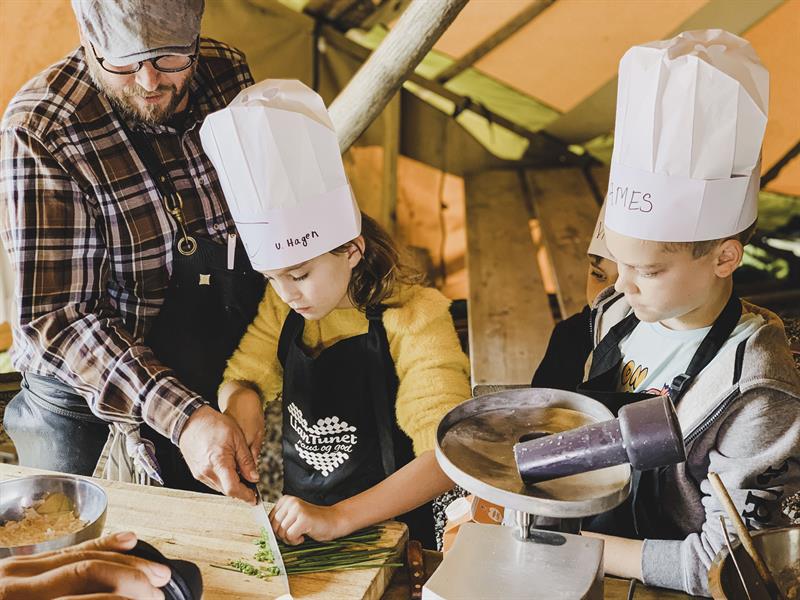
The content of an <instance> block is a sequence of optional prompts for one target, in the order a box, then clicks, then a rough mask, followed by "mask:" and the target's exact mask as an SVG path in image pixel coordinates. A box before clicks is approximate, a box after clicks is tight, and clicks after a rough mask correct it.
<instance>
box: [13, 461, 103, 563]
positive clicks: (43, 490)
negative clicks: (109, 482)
mask: <svg viewBox="0 0 800 600" xmlns="http://www.w3.org/2000/svg"><path fill="white" fill-rule="evenodd" d="M54 492H60V493H62V494H64V495H65V496H66V497H67V498H69V499H70V501H71V502H72V503H73V505H74V507H75V512H76V514H77V515H78V518H79V519H81V520H82V521H85V522H86V525H85V526H84V527H83V528H82V529H80V530H79V531H76V532H75V533H69V534H66V535H63V536H61V537H58V538H55V539H52V540H47V541H44V542H39V543H37V544H26V545H23V546H11V547H3V546H0V558H4V557H6V556H14V555H18V554H34V553H36V552H45V551H50V550H58V549H59V548H66V547H67V546H72V545H74V544H78V543H80V542H84V541H86V540H91V539H93V538H96V537H99V536H100V534H101V533H102V532H103V526H104V525H105V522H106V508H107V507H108V497H107V496H106V493H105V491H104V490H103V488H101V487H100V486H99V485H97V484H95V483H92V482H90V481H86V480H85V479H81V478H79V477H72V476H70V475H33V476H32V477H21V478H19V479H10V480H8V481H3V482H0V524H2V523H5V522H6V521H19V520H20V519H22V517H23V511H24V509H25V508H27V507H29V506H33V504H34V503H36V502H37V501H39V500H42V499H43V498H44V497H45V496H47V495H48V494H51V493H54Z"/></svg>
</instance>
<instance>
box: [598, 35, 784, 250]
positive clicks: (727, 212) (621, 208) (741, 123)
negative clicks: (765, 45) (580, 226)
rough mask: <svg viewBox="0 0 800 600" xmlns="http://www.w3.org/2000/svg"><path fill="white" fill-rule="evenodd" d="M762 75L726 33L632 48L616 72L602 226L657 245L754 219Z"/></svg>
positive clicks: (730, 229) (732, 230)
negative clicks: (607, 181) (611, 145)
mask: <svg viewBox="0 0 800 600" xmlns="http://www.w3.org/2000/svg"><path fill="white" fill-rule="evenodd" d="M768 102H769V74H768V73H767V70H766V69H765V68H764V66H763V65H762V64H761V62H760V61H759V59H758V56H757V55H756V53H755V51H754V50H753V48H752V47H751V46H750V44H749V43H748V42H747V41H746V40H744V39H742V38H740V37H738V36H735V35H733V34H731V33H728V32H727V31H723V30H721V29H711V30H703V31H687V32H684V33H681V34H680V35H678V36H676V37H674V38H672V39H670V40H665V41H658V42H651V43H648V44H643V45H640V46H634V47H633V48H631V49H630V50H628V51H627V52H626V53H625V55H624V56H623V57H622V60H621V61H620V65H619V83H618V88H617V113H616V126H615V133H614V152H613V155H612V159H611V176H610V181H609V187H608V194H607V196H606V216H605V224H606V227H608V228H609V229H611V230H612V231H616V232H618V233H622V234H624V235H628V236H631V237H635V238H638V239H646V240H656V241H670V242H681V241H700V240H710V239H717V238H723V237H727V236H731V235H735V234H736V233H739V232H740V231H743V230H744V229H746V228H747V227H749V226H750V225H751V224H752V223H753V222H754V221H755V219H756V216H757V196H758V187H759V178H760V174H759V166H760V161H759V157H760V151H761V143H762V141H763V138H764V130H765V129H766V124H767V105H768Z"/></svg>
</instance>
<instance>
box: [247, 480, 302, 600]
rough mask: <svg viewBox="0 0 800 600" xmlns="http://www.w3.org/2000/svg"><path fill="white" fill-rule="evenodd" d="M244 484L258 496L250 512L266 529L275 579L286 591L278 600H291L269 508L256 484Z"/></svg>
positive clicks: (248, 482)
mask: <svg viewBox="0 0 800 600" xmlns="http://www.w3.org/2000/svg"><path fill="white" fill-rule="evenodd" d="M242 483H244V484H245V485H246V486H247V487H249V488H250V489H251V490H253V493H255V495H256V505H255V506H253V507H252V508H251V509H250V510H251V511H252V513H253V517H254V518H255V520H256V522H257V523H258V524H259V525H260V526H261V527H263V528H264V531H266V533H267V541H268V542H269V549H270V550H271V551H272V561H273V562H274V563H275V566H276V567H277V568H278V571H279V573H278V575H276V576H275V577H276V578H277V579H278V581H279V582H280V583H281V586H282V587H283V589H284V593H283V594H281V595H280V596H278V598H277V599H276V600H291V599H292V593H291V590H290V589H289V577H288V576H287V575H286V566H285V565H284V564H283V557H282V556H281V551H280V548H279V547H278V539H277V538H276V537H275V532H274V531H273V530H272V523H270V520H269V513H268V512H267V507H266V506H264V499H263V498H262V497H261V492H260V491H259V489H258V486H257V485H256V484H255V483H252V482H250V481H247V480H245V479H242Z"/></svg>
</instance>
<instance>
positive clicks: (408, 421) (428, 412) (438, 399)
mask: <svg viewBox="0 0 800 600" xmlns="http://www.w3.org/2000/svg"><path fill="white" fill-rule="evenodd" d="M386 305H387V309H386V312H385V313H384V315H383V324H384V327H385V328H386V337H387V338H388V340H389V352H390V353H391V355H392V359H393V360H394V365H395V369H396V371H397V378H398V380H399V383H400V385H399V387H398V390H397V401H396V403H395V416H396V418H397V424H398V425H399V426H400V428H401V429H402V430H403V431H404V432H405V433H406V434H407V435H408V436H409V437H410V438H411V440H412V441H413V443H414V453H415V454H416V455H417V456H419V455H420V454H421V453H423V452H425V451H426V450H432V449H433V448H434V445H435V440H436V427H437V425H438V424H439V421H440V420H441V418H442V417H443V416H444V415H445V414H446V413H447V412H448V411H449V410H450V409H452V408H453V407H454V406H456V405H458V404H460V403H461V402H463V401H464V400H466V399H467V398H469V397H470V386H469V361H468V360H467V357H466V356H465V355H464V353H463V352H462V351H461V346H460V345H459V342H458V336H457V335H456V331H455V328H454V327H453V321H452V318H451V317H450V312H449V310H448V308H449V306H450V301H449V300H448V299H447V298H445V297H444V296H443V295H442V294H441V293H440V292H439V291H438V290H435V289H431V288H424V287H420V286H411V287H406V288H404V289H402V290H401V291H400V293H398V294H396V295H395V296H393V297H392V299H390V300H389V301H387V302H386ZM288 314H289V306H288V305H287V304H285V303H284V302H283V301H282V300H281V299H280V298H279V297H278V295H277V294H276V293H275V291H274V290H273V289H272V288H271V287H267V292H266V294H265V295H264V299H263V300H262V301H261V304H260V305H259V307H258V314H257V315H256V318H255V320H254V321H253V323H252V324H251V325H250V327H249V328H248V329H247V332H246V333H245V334H244V337H243V338H242V340H241V342H240V343H239V348H238V349H237V350H236V352H235V353H234V354H233V356H232V357H231V358H230V360H229V361H228V367H227V369H226V370H225V375H224V380H225V381H249V382H252V383H254V384H255V385H256V386H257V387H258V389H259V390H260V391H261V394H262V397H263V398H264V399H265V400H266V401H270V400H274V399H275V398H277V397H278V396H279V394H280V393H281V391H282V389H283V368H282V367H281V364H280V361H279V360H278V339H279V338H280V333H281V329H282V327H283V323H284V321H285V320H286V316H287V315H288ZM368 328H369V324H368V321H367V318H366V316H365V315H364V313H362V312H361V311H359V310H358V309H356V308H337V309H334V310H333V311H332V312H331V313H330V314H328V315H327V316H325V317H324V318H322V319H320V320H319V321H306V323H305V329H304V331H303V345H304V346H305V348H306V350H307V351H308V352H309V353H310V354H311V355H314V356H316V355H318V354H319V353H320V352H322V351H323V350H324V349H325V348H328V347H330V346H332V345H333V344H335V343H336V342H338V341H340V340H343V339H347V338H349V337H353V336H356V335H361V334H364V333H366V332H367V330H368Z"/></svg>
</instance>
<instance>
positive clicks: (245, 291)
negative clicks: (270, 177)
mask: <svg viewBox="0 0 800 600" xmlns="http://www.w3.org/2000/svg"><path fill="white" fill-rule="evenodd" d="M120 122H121V123H122V124H123V128H124V129H125V130H126V133H127V134H128V138H129V139H130V141H131V143H132V144H133V146H134V148H135V150H136V153H137V154H138V155H139V158H140V160H141V161H142V162H143V164H144V165H145V167H146V168H147V170H148V172H149V174H150V176H151V178H152V180H153V182H154V183H155V185H156V188H157V190H158V192H159V195H160V196H161V199H162V201H163V202H164V205H165V208H166V209H167V211H168V212H169V213H170V214H171V215H172V218H174V220H175V222H176V225H177V235H176V247H175V249H174V250H173V259H172V274H171V276H170V280H169V285H168V289H167V293H166V297H165V300H164V304H163V305H162V307H161V309H160V311H159V314H158V316H157V317H156V319H155V321H154V322H153V325H152V327H151V328H150V330H149V331H148V332H147V333H146V335H145V339H144V342H145V344H146V345H148V346H149V347H150V348H151V349H152V350H153V352H154V354H155V356H156V357H157V358H158V359H159V361H160V362H161V363H162V364H164V365H165V366H167V367H169V368H170V369H172V370H173V371H174V372H175V376H176V377H177V379H178V380H179V381H180V382H181V383H183V384H184V385H185V386H186V387H188V388H189V389H191V390H193V391H194V392H196V393H198V394H199V395H201V396H202V397H203V399H204V400H205V401H206V402H208V403H209V404H210V405H211V406H212V407H214V408H216V407H217V387H218V386H219V385H220V383H221V382H222V374H223V371H224V369H225V364H226V361H227V359H228V358H229V357H230V356H231V354H232V353H233V351H234V350H235V349H236V347H237V345H238V343H239V340H240V339H241V337H242V335H243V334H244V331H245V329H246V328H247V326H248V325H249V324H250V322H251V321H252V320H253V318H254V317H255V315H256V312H257V310H258V303H259V302H260V300H261V298H262V297H263V294H264V287H265V281H264V278H263V277H262V276H261V275H260V274H259V273H258V272H256V271H254V270H253V269H252V267H251V265H250V261H249V259H248V257H247V254H246V252H245V250H244V247H243V245H242V244H241V242H240V241H238V239H237V241H236V246H235V248H232V249H231V250H233V253H232V256H230V259H233V264H230V259H229V250H228V248H227V247H226V246H224V245H222V244H219V243H216V242H214V241H212V240H211V239H210V238H208V237H201V236H198V235H197V233H196V232H188V231H187V230H186V228H185V221H184V218H183V207H182V200H181V197H180V195H179V193H178V192H177V191H176V188H175V186H174V185H173V183H172V181H171V179H170V177H169V174H168V173H167V172H166V171H165V170H162V168H161V161H160V160H159V159H158V157H157V156H156V155H155V152H154V150H153V148H152V146H151V145H150V143H149V141H148V140H146V139H144V137H143V136H142V135H141V134H135V133H133V132H131V131H130V129H128V128H127V125H126V124H125V121H124V119H122V118H120ZM231 233H233V232H229V235H230V234H231ZM229 239H233V238H229ZM229 267H232V268H229ZM18 398H19V400H20V401H19V402H16V400H17V398H15V402H14V403H13V405H9V408H12V410H13V414H11V413H9V415H7V417H6V422H7V423H12V422H13V427H12V428H9V429H10V431H9V433H10V434H11V436H12V439H13V440H14V443H15V445H17V446H18V449H19V455H20V460H21V462H24V463H25V464H32V465H36V466H40V467H43V468H49V469H53V470H59V471H65V472H70V473H77V474H81V475H91V474H92V473H93V472H94V470H95V466H96V464H97V461H98V458H99V457H100V454H101V451H102V450H103V449H104V446H105V444H106V441H107V440H108V439H109V426H108V423H106V422H105V421H103V420H101V419H99V418H98V417H96V416H95V415H94V414H92V412H91V411H90V410H89V407H88V406H87V404H86V400H85V399H84V398H83V397H82V396H81V395H80V394H78V393H77V392H76V390H74V389H73V388H71V387H70V386H68V385H66V384H64V383H62V382H61V381H59V380H58V379H56V378H53V377H44V376H39V375H34V374H24V377H23V382H22V391H21V392H20V394H19V395H18ZM140 429H141V434H142V437H144V438H147V439H149V440H151V441H152V442H153V445H154V446H155V451H156V459H157V461H158V463H159V469H160V474H161V478H162V480H163V481H164V485H165V486H167V487H174V488H180V489H188V490H196V491H205V492H210V491H212V490H211V488H209V487H207V486H205V485H204V484H202V483H200V482H199V481H197V480H196V479H195V478H194V477H193V476H192V474H191V472H190V470H189V468H188V466H187V465H186V461H185V460H184V459H183V456H182V455H181V453H180V450H179V449H178V448H177V447H176V446H175V445H174V444H173V443H172V442H171V440H169V439H168V438H166V437H164V436H162V435H160V434H159V433H157V432H155V431H154V430H153V429H152V428H150V427H149V426H147V425H146V424H142V425H141V427H140Z"/></svg>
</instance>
